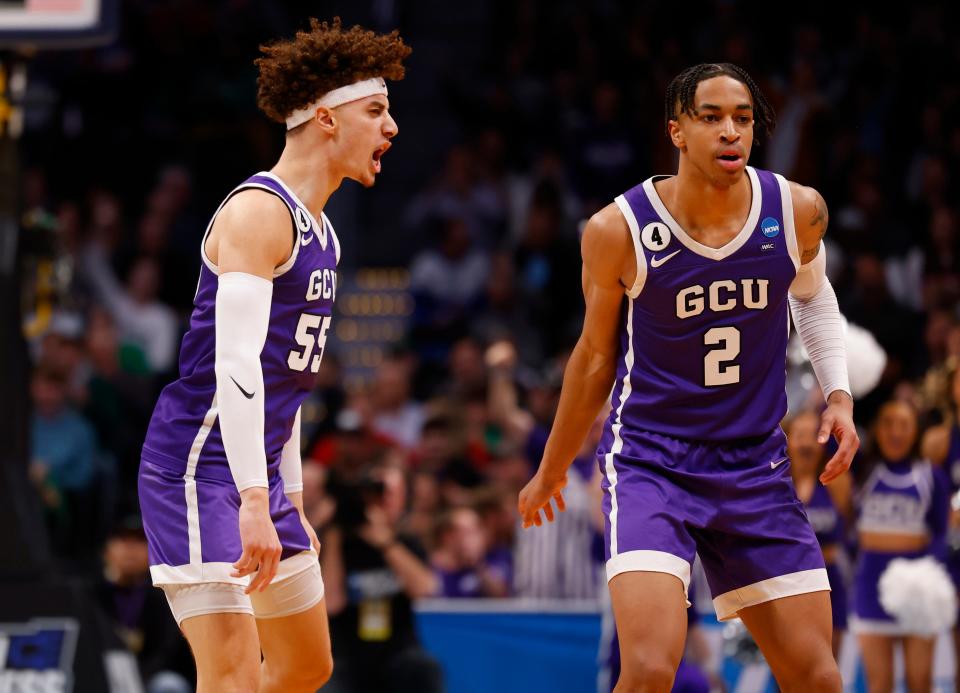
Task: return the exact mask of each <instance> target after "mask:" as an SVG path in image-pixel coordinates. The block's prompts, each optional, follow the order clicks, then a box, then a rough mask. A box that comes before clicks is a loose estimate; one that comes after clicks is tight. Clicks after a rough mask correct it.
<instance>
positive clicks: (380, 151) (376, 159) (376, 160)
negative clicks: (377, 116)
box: [370, 142, 390, 173]
mask: <svg viewBox="0 0 960 693" xmlns="http://www.w3.org/2000/svg"><path fill="white" fill-rule="evenodd" d="M388 149H390V143H389V142H384V143H383V144H381V145H380V146H379V147H377V148H376V149H374V150H373V154H372V155H371V156H370V159H371V161H373V170H374V171H376V172H377V173H380V168H381V164H380V157H382V156H383V155H384V153H385V152H386V151H387V150H388Z"/></svg>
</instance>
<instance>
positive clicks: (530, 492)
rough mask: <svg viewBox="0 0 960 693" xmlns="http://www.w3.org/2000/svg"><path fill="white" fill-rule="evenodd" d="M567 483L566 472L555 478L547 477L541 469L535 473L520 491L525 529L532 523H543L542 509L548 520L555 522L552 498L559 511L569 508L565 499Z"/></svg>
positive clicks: (519, 505) (520, 506)
mask: <svg viewBox="0 0 960 693" xmlns="http://www.w3.org/2000/svg"><path fill="white" fill-rule="evenodd" d="M566 485H567V475H566V474H564V475H563V476H562V477H560V478H559V479H554V480H550V479H546V478H545V477H544V476H543V475H542V474H541V473H540V472H539V471H538V472H537V473H536V474H534V475H533V478H532V479H530V481H529V482H527V485H526V486H524V487H523V490H522V491H520V500H519V503H518V506H517V507H518V509H519V511H520V519H521V520H522V521H523V528H524V529H526V528H527V527H530V526H531V525H536V526H537V527H539V526H540V525H542V524H543V519H542V518H541V517H540V511H541V510H543V514H544V516H546V518H547V522H553V519H554V514H553V506H552V505H550V499H551V498H552V499H553V500H554V501H555V502H556V504H557V510H558V511H560V512H563V511H564V510H566V509H567V506H566V503H564V501H563V487H564V486H566Z"/></svg>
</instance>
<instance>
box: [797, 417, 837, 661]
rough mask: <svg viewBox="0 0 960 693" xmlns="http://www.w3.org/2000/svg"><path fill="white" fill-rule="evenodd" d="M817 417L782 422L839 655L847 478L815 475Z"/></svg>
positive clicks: (819, 465) (819, 452)
mask: <svg viewBox="0 0 960 693" xmlns="http://www.w3.org/2000/svg"><path fill="white" fill-rule="evenodd" d="M819 425H820V421H819V417H818V416H817V414H816V413H814V412H812V411H807V412H802V413H800V414H798V415H797V416H795V417H794V418H793V419H792V420H791V421H790V422H789V423H788V424H787V426H786V433H787V454H788V455H789V456H790V472H791V474H792V476H793V484H794V486H795V487H796V489H797V497H798V498H799V499H800V502H802V503H803V508H804V510H805V511H806V513H807V519H808V520H809V521H810V525H811V526H812V527H813V531H814V533H815V534H816V535H817V541H818V542H819V544H820V550H821V551H823V561H824V563H825V564H826V566H827V577H828V578H829V579H830V607H831V610H832V615H833V656H834V657H836V658H837V660H838V661H839V659H840V644H841V643H842V642H843V634H844V632H845V631H846V629H847V588H846V585H845V583H844V578H843V574H842V573H841V572H840V567H839V565H838V563H837V561H838V558H839V556H840V552H841V551H843V538H844V525H845V524H846V523H845V518H847V519H849V514H850V510H851V509H852V499H851V483H852V482H851V479H850V474H849V473H844V474H843V475H842V476H840V477H838V478H837V480H836V481H835V482H834V483H832V484H830V486H824V485H823V484H821V483H820V482H819V480H818V479H817V477H818V476H819V475H820V473H821V472H822V471H823V465H824V464H825V463H826V457H825V456H824V448H823V446H822V445H820V444H819V443H818V442H817V428H818V427H819Z"/></svg>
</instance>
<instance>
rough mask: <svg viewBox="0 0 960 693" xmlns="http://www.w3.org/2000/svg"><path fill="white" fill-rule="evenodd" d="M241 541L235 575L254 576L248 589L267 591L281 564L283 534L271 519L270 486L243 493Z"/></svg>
mask: <svg viewBox="0 0 960 693" xmlns="http://www.w3.org/2000/svg"><path fill="white" fill-rule="evenodd" d="M240 498H241V502H240V543H241V545H242V546H243V554H241V556H240V559H239V560H238V561H237V562H236V563H234V564H233V567H234V571H233V572H232V573H230V575H231V577H244V576H245V575H251V574H253V573H256V575H254V576H253V579H252V580H251V581H250V584H249V585H247V589H246V590H245V592H246V593H247V594H250V593H251V592H254V591H257V590H259V591H261V592H262V591H263V590H265V589H266V588H267V586H268V585H269V584H270V581H271V580H273V577H274V576H275V575H276V574H277V566H278V565H279V564H280V552H281V550H282V548H281V546H280V537H278V536H277V528H276V527H274V526H273V520H272V519H271V518H270V498H269V496H268V495H267V489H265V488H261V487H254V488H248V489H246V490H245V491H243V492H241V493H240Z"/></svg>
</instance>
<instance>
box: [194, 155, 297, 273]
mask: <svg viewBox="0 0 960 693" xmlns="http://www.w3.org/2000/svg"><path fill="white" fill-rule="evenodd" d="M256 175H258V176H259V175H262V174H260V173H258V174H256ZM244 190H264V191H266V192H268V193H270V194H271V195H275V196H276V197H278V198H279V199H280V201H281V202H283V204H285V205H286V206H287V208H288V209H290V205H289V204H287V201H286V200H284V199H283V197H282V196H281V195H277V191H276V190H273V189H272V188H268V187H267V186H266V185H261V184H260V183H245V184H243V185H239V186H237V187H236V188H234V189H233V190H232V191H230V194H229V195H227V197H226V198H225V199H224V200H223V202H221V203H220V206H219V207H217V211H216V212H214V213H213V216H212V217H210V223H209V224H207V230H206V231H204V232H203V240H201V241H200V257H201V259H202V260H203V264H205V265H206V266H207V269H208V270H210V271H211V272H213V273H214V274H215V275H217V276H218V277H219V276H220V268H219V267H217V266H216V265H215V264H214V263H213V261H212V260H211V259H210V258H209V257H207V237H208V236H209V235H210V229H212V228H213V222H214V220H216V218H217V215H218V214H220V210H222V209H223V206H224V205H225V204H227V202H229V201H230V198H232V197H233V196H234V195H236V194H237V193H239V192H243V191H244ZM290 213H291V214H294V213H295V212H294V210H293V209H290ZM307 213H308V214H309V211H308V212H307ZM311 219H312V217H311ZM291 222H292V220H291ZM299 254H300V238H299V231H298V232H297V238H296V240H295V242H294V244H293V250H292V251H291V252H290V257H288V258H287V259H286V261H285V262H284V263H283V264H282V265H277V267H276V268H275V269H274V270H273V278H274V279H276V278H277V277H282V276H283V275H284V274H286V273H287V272H288V271H290V269H291V268H292V267H293V265H294V263H295V262H296V261H297V256H298V255H299ZM197 289H198V290H199V289H200V283H199V280H198V282H197Z"/></svg>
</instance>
